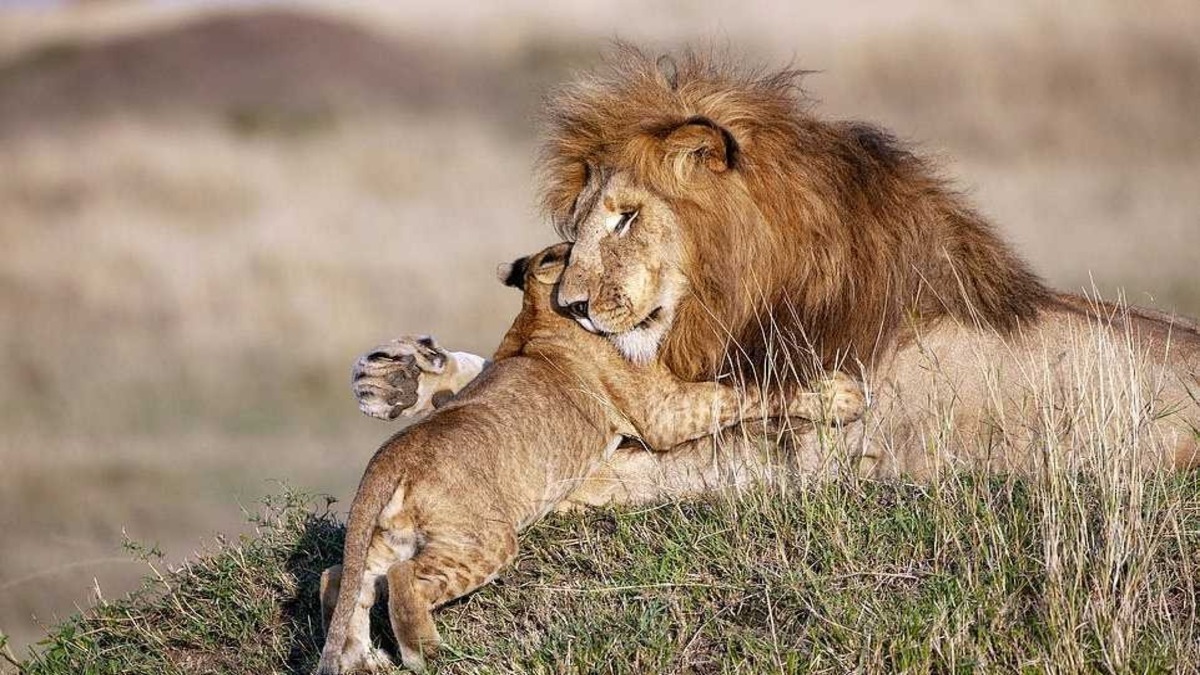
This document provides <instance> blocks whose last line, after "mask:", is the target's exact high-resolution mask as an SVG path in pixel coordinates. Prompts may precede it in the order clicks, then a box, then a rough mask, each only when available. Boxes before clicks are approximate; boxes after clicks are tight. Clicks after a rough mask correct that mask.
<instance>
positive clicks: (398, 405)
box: [351, 335, 449, 420]
mask: <svg viewBox="0 0 1200 675" xmlns="http://www.w3.org/2000/svg"><path fill="white" fill-rule="evenodd" d="M448 360H449V355H448V354H447V352H446V350H444V349H442V348H441V347H439V346H438V344H437V342H435V341H434V339H433V338H431V337H429V336H428V335H406V336H404V337H401V338H397V339H395V340H392V341H391V342H388V343H387V344H382V345H379V346H378V347H375V348H374V349H372V350H371V351H369V352H367V353H366V354H363V355H362V356H360V357H359V358H358V360H357V361H355V362H354V369H353V371H352V373H351V388H352V390H353V391H354V398H356V399H358V409H359V410H361V411H363V413H365V414H367V415H370V416H371V417H377V418H379V419H383V420H392V419H396V418H397V417H400V416H401V415H403V416H405V417H412V416H415V415H420V414H422V413H427V412H430V411H431V410H433V407H434V406H433V401H432V399H431V398H430V397H428V396H422V393H423V390H427V389H430V387H422V386H421V385H422V382H423V381H424V380H426V379H427V378H430V377H437V376H439V375H441V374H442V372H443V371H444V370H445V369H446V363H447V361H448Z"/></svg>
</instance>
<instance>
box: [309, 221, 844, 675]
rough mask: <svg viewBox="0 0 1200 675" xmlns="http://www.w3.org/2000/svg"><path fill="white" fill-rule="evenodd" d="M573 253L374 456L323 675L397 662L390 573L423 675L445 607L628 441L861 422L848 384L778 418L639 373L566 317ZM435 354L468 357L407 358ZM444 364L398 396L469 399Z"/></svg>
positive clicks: (337, 592)
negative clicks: (472, 369)
mask: <svg viewBox="0 0 1200 675" xmlns="http://www.w3.org/2000/svg"><path fill="white" fill-rule="evenodd" d="M566 255H567V247H566V246H565V245H558V246H555V247H551V248H550V249H547V250H546V251H543V252H541V253H539V254H536V255H535V256H532V257H531V258H529V259H522V260H521V261H518V262H519V263H520V265H519V266H518V267H519V268H518V269H515V270H514V271H513V272H512V274H510V275H508V279H510V280H512V281H510V282H508V283H510V284H512V285H520V286H522V287H523V288H524V291H525V297H524V304H523V307H522V311H521V313H520V315H519V316H518V317H517V318H516V320H515V321H514V322H513V326H512V328H511V329H510V330H509V333H508V335H507V336H506V337H505V339H504V342H503V343H502V345H501V347H500V349H499V350H498V351H497V354H496V359H495V362H494V363H493V364H492V365H491V366H490V367H488V368H485V369H483V371H482V373H480V374H479V376H478V377H476V378H475V379H474V380H472V381H471V382H470V384H468V385H467V386H466V388H465V389H463V390H462V391H461V392H460V393H459V394H458V396H457V397H455V398H454V399H453V400H451V401H449V402H448V403H446V404H445V405H444V406H443V407H441V408H439V409H438V410H437V411H436V412H434V414H432V415H430V416H429V417H427V418H425V419H424V420H422V421H420V422H418V423H417V424H414V425H413V426H411V427H409V428H407V429H405V430H404V431H402V432H400V433H399V434H397V435H395V436H394V437H392V438H391V439H390V440H389V441H387V442H386V443H385V444H384V445H383V446H382V447H381V448H380V449H379V451H378V452H376V454H375V455H374V457H372V459H371V461H370V463H369V464H368V466H367V469H366V472H365V474H364V476H363V479H362V482H361V483H360V485H359V488H358V491H357V493H356V495H355V498H354V502H353V505H352V507H351V510H350V516H349V520H348V523H347V532H346V547H345V553H344V563H343V566H342V567H341V571H337V570H332V571H330V572H329V573H327V574H326V576H325V577H324V578H323V582H322V586H323V588H322V594H321V595H322V604H323V606H324V608H325V610H326V616H327V619H328V620H329V630H328V636H327V638H326V643H325V648H324V650H323V652H322V656H321V663H320V666H319V668H318V672H320V673H337V672H344V671H345V670H350V669H354V668H359V667H367V668H372V669H373V668H374V667H377V666H380V665H382V664H383V662H384V657H383V656H382V655H380V654H378V653H377V652H376V651H375V650H374V649H373V648H372V647H371V641H370V636H369V633H368V623H369V622H368V613H369V610H370V607H371V605H372V604H373V602H374V599H375V583H376V582H377V581H379V580H380V579H382V578H385V577H386V579H387V588H388V604H389V609H390V614H391V617H392V628H393V631H394V632H395V633H396V637H397V642H398V644H399V646H400V651H401V655H402V657H403V659H404V662H405V664H406V665H408V666H409V667H414V668H418V667H420V666H421V665H422V663H423V660H422V659H423V652H424V651H428V650H429V649H431V648H432V647H434V646H436V643H437V633H436V630H435V629H434V626H433V622H432V618H431V614H430V612H431V610H432V609H433V608H434V607H437V606H439V605H441V604H443V603H445V602H448V601H450V600H452V599H454V598H456V597H459V596H461V595H463V594H465V593H468V592H470V591H471V590H473V589H475V588H477V587H479V586H480V585H482V584H485V583H487V582H488V581H490V580H491V579H493V578H495V576H496V575H497V574H498V573H499V571H500V570H501V568H502V567H503V566H504V565H505V564H506V563H508V562H509V561H510V560H511V559H512V557H513V556H514V555H515V553H516V535H517V532H518V531H520V530H521V529H522V528H524V527H526V526H527V525H529V524H531V523H532V522H534V521H536V520H537V519H539V518H540V517H542V516H543V515H545V514H546V513H547V512H548V511H550V510H552V509H554V508H555V507H556V506H557V505H558V504H559V503H560V502H561V501H562V500H563V498H564V497H565V496H566V495H567V494H568V493H569V492H571V490H572V489H573V488H574V487H575V486H576V485H578V484H579V483H580V482H582V481H583V480H584V479H585V478H586V477H587V476H588V475H589V474H590V473H592V471H593V470H594V469H596V468H597V466H598V465H599V464H600V463H601V462H602V461H603V460H604V459H605V458H606V457H607V456H608V455H609V454H611V453H612V451H613V450H614V449H615V448H616V447H617V444H618V442H619V441H620V439H621V438H622V437H627V436H638V437H641V438H644V439H646V441H647V442H648V443H650V444H651V445H652V446H655V445H657V446H659V447H672V446H674V445H676V444H679V443H682V442H685V441H687V440H689V439H694V438H698V437H702V436H704V435H706V434H710V433H712V432H713V431H715V430H717V429H719V428H721V427H723V426H727V425H730V424H733V423H736V422H738V421H740V420H742V419H743V418H744V417H746V416H748V415H756V414H757V415H763V414H772V413H773V412H776V413H777V414H780V415H797V416H800V417H806V418H810V419H817V418H821V417H823V416H825V415H834V416H838V417H841V418H853V417H855V416H857V415H858V414H859V413H860V412H861V409H862V398H861V392H860V391H859V389H858V386H857V384H855V383H854V382H852V381H851V380H849V379H847V378H842V379H840V380H836V381H835V382H834V383H833V386H832V387H830V388H829V390H828V391H826V392H823V393H821V394H816V393H811V394H801V395H797V396H794V397H790V398H789V399H788V403H787V405H786V407H781V408H780V409H779V410H778V411H772V410H771V409H770V408H769V407H768V406H767V404H766V403H764V401H763V400H762V399H761V398H759V397H758V395H757V394H755V393H754V392H741V393H739V392H734V391H733V390H732V389H729V388H727V387H723V386H720V385H717V384H715V383H687V382H683V381H681V380H679V379H678V378H676V377H674V376H673V375H672V374H671V373H670V372H669V371H668V370H667V369H666V368H665V367H663V366H661V365H660V364H658V363H650V364H646V365H641V366H639V365H634V364H631V363H629V362H627V361H625V360H624V359H623V358H622V357H621V356H620V354H619V353H618V352H617V351H616V350H615V349H614V348H613V347H612V345H611V344H609V343H608V341H606V340H604V339H603V338H600V337H597V336H594V335H591V334H589V333H587V332H585V331H583V330H580V329H579V328H578V327H577V326H575V325H574V323H573V322H572V321H570V320H569V319H567V318H565V317H563V316H560V315H559V314H558V313H557V312H556V311H555V310H554V307H553V302H552V300H551V293H552V288H553V283H554V282H556V281H557V280H558V275H559V273H560V272H561V270H562V268H563V264H564V262H565V259H566ZM409 347H413V348H409ZM422 350H424V352H427V353H428V355H429V356H430V357H432V358H429V359H426V360H425V363H426V365H423V366H421V367H423V368H424V367H429V368H434V367H435V364H434V361H442V360H443V358H444V359H454V358H455V356H454V355H447V354H443V353H441V352H438V351H437V349H436V346H435V345H434V344H433V343H432V341H429V340H428V339H425V340H422V341H420V344H416V345H411V346H403V347H402V351H403V353H405V354H420V353H422ZM373 355H378V353H373V354H372V355H368V356H373ZM391 363H392V367H393V368H397V369H398V372H399V373H400V374H402V375H404V374H408V375H409V376H410V377H412V376H413V375H412V374H409V373H407V371H405V370H404V365H403V364H400V363H398V362H397V361H396V360H395V359H391ZM477 363H478V361H477V360H472V359H468V360H466V361H464V362H463V363H460V364H458V365H459V366H464V365H466V366H470V365H471V364H477ZM442 365H443V364H442V363H438V364H436V368H437V369H438V372H437V373H436V374H435V373H430V374H429V375H428V378H427V380H428V381H425V380H423V381H421V382H418V383H417V385H418V386H417V387H400V388H401V389H404V390H409V389H412V390H416V391H425V390H428V391H436V390H439V389H441V388H443V387H446V388H450V389H456V388H457V387H458V386H461V383H462V382H465V381H466V379H465V378H463V377H460V375H461V373H462V372H463V370H464V369H463V368H459V367H455V368H443V367H442ZM422 377H425V376H424V375H422ZM394 384H395V383H394V382H393V385H394ZM432 398H433V397H425V399H424V400H427V401H432ZM368 408H370V406H368ZM364 409H367V408H364ZM383 414H384V416H386V417H394V416H395V415H394V413H392V412H390V411H389V412H386V413H383ZM342 579H345V583H343V582H342ZM335 599H336V602H335V601H334V600H335Z"/></svg>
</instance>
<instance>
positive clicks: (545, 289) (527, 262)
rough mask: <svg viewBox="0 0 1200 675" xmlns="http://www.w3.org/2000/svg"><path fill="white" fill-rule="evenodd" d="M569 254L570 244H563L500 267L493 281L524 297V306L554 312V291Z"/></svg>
mask: <svg viewBox="0 0 1200 675" xmlns="http://www.w3.org/2000/svg"><path fill="white" fill-rule="evenodd" d="M570 253H571V244H570V243H568V242H562V243H559V244H555V245H553V246H550V247H547V248H544V249H542V250H541V251H538V252H537V253H534V254H532V255H527V256H523V257H520V258H517V259H516V260H514V261H512V262H510V263H503V264H501V265H500V266H499V267H498V268H496V278H498V279H500V282H501V283H503V284H504V285H505V286H509V287H512V288H518V289H520V290H521V291H523V292H524V293H525V306H526V307H529V306H530V305H531V304H532V305H536V306H538V307H546V308H548V309H553V308H554V301H553V295H554V287H555V285H557V284H558V281H559V278H560V277H561V276H562V272H563V269H564V268H565V267H566V264H567V258H568V256H569V255H570Z"/></svg>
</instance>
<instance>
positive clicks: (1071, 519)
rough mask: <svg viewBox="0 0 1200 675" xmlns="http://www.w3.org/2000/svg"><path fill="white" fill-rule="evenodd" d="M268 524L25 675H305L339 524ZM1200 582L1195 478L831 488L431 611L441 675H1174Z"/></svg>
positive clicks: (1187, 642)
mask: <svg viewBox="0 0 1200 675" xmlns="http://www.w3.org/2000/svg"><path fill="white" fill-rule="evenodd" d="M255 522H256V523H257V524H258V533H257V536H255V537H248V538H244V539H243V540H242V541H240V542H238V543H236V544H234V543H223V544H218V545H217V546H216V547H215V548H214V550H213V551H211V552H210V553H209V554H207V555H204V556H202V557H200V558H199V559H198V560H196V561H195V562H193V563H191V564H189V565H187V566H185V567H183V568H182V569H178V570H174V571H171V572H170V573H165V574H163V575H161V576H155V577H152V578H151V579H149V580H148V581H147V584H146V587H145V589H144V590H143V591H142V592H140V593H138V594H135V595H133V596H131V597H129V598H127V599H124V600H121V601H118V602H112V603H105V604H101V605H99V606H97V607H95V608H94V609H92V610H89V611H88V612H86V613H85V614H84V615H83V616H79V617H75V618H73V619H71V620H69V621H67V622H66V623H64V624H62V625H60V626H58V627H57V628H55V629H54V630H53V632H52V633H51V634H50V635H49V636H48V637H47V638H46V640H45V641H43V642H42V643H41V644H40V646H39V647H38V648H37V650H36V651H35V653H34V655H33V656H32V657H31V658H30V660H29V661H28V662H26V663H24V664H23V665H22V668H23V670H24V671H25V672H28V673H30V675H41V674H49V673H71V674H73V675H76V674H92V673H95V674H100V673H154V674H155V675H159V674H162V673H269V672H297V673H306V672H310V671H311V669H312V668H313V666H314V665H315V662H316V658H317V654H318V652H319V649H320V644H321V634H320V632H321V631H320V626H319V619H318V612H317V603H316V587H317V579H318V576H319V574H320V572H321V570H322V569H323V568H324V567H326V566H327V565H330V564H334V563H335V562H338V561H339V558H340V549H341V543H342V528H341V525H340V524H339V523H338V522H337V520H336V519H335V518H334V517H332V516H331V515H330V514H329V512H328V510H327V507H325V506H324V504H323V502H321V500H315V499H312V498H310V497H306V496H302V495H297V494H294V493H291V492H285V493H283V494H281V495H279V496H277V497H275V498H273V499H272V500H269V502H268V503H267V504H266V506H265V508H264V509H263V511H262V513H261V514H259V515H258V516H256V519H255ZM1198 569H1200V478H1198V477H1197V476H1195V475H1184V476H1155V477H1152V478H1151V479H1150V480H1148V481H1139V482H1137V483H1131V482H1127V481H1106V480H1104V479H1102V478H1101V479H1095V480H1090V479H1089V480H1084V479H1079V478H1070V479H1067V478H1063V479H1056V480H1039V481H1036V482H1033V481H1020V480H1014V479H1000V478H980V477H973V476H957V477H954V478H948V479H946V480H944V481H942V482H940V483H937V484H935V485H909V484H902V483H877V482H865V481H830V482H820V483H811V484H809V485H807V486H803V487H797V488H793V489H789V490H787V491H783V490H780V489H763V490H761V491H758V492H755V493H753V494H749V495H744V496H743V497H741V498H739V499H736V500H733V499H724V498H714V499H710V500H706V501H698V502H681V503H671V504H665V505H660V506H654V507H649V508H642V509H621V510H598V511H591V512H586V513H580V514H575V515H568V516H555V517H552V518H550V519H548V520H547V521H546V522H544V523H542V524H540V525H539V526H537V527H535V528H534V529H533V530H532V531H530V532H529V533H527V534H526V536H525V537H524V538H523V553H522V555H521V557H520V558H519V560H518V562H517V563H516V565H515V566H514V568H513V569H510V570H509V571H508V572H507V573H506V574H505V575H504V577H503V578H502V579H501V580H500V581H498V582H496V583H494V584H492V585H491V586H489V587H487V588H484V589H482V590H481V591H479V592H477V593H475V594H473V595H471V596H469V597H467V598H465V599H462V600H460V601H458V602H456V603H454V604H453V605H451V606H449V607H447V608H444V609H443V610H441V611H439V613H438V615H437V619H438V623H439V627H440V630H441V632H442V635H443V637H444V638H445V639H446V641H447V643H448V644H447V647H446V649H445V650H444V652H443V655H442V657H441V658H440V659H439V660H438V661H437V662H436V664H435V665H434V668H433V669H434V671H435V672H447V673H468V672H470V673H474V672H502V673H524V672H621V673H625V672H627V673H648V672H743V673H752V672H781V671H782V672H800V671H803V672H848V671H869V672H893V671H899V670H909V671H916V672H928V671H937V672H944V671H955V672H959V671H962V672H969V671H975V670H987V671H995V672H1014V671H1018V670H1026V671H1028V670H1033V671H1042V670H1045V669H1047V668H1049V669H1052V670H1055V671H1064V672H1072V671H1076V672H1077V671H1091V670H1102V671H1109V672H1134V671H1135V672H1167V671H1173V670H1177V669H1179V668H1185V669H1186V668H1187V667H1188V664H1193V667H1194V664H1196V663H1200V646H1198V645H1200V631H1198V630H1197V625H1196V612H1197V603H1198V600H1200V596H1198V594H1197V587H1196V583H1195V580H1196V578H1197V575H1196V571H1197V570H1198ZM377 619H379V620H380V622H379V625H378V626H377V628H379V632H380V635H381V636H382V635H384V634H385V633H386V630H384V622H383V621H382V619H383V617H382V615H380V616H379V617H377ZM384 639H385V640H386V638H384ZM389 646H390V645H389Z"/></svg>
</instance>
